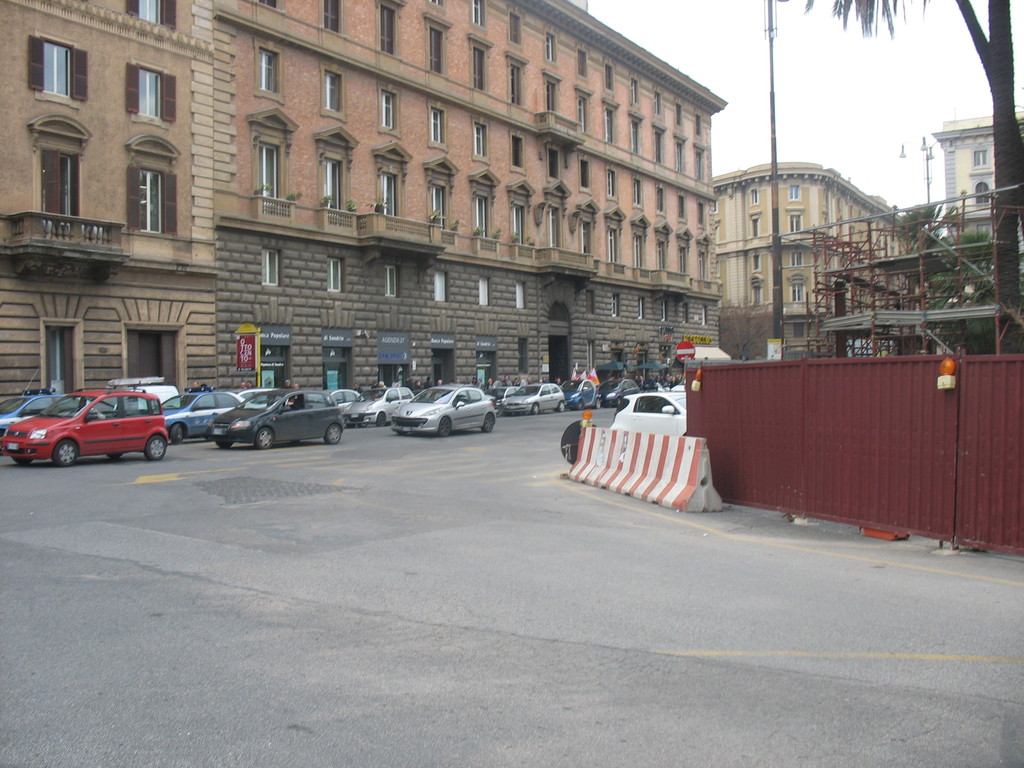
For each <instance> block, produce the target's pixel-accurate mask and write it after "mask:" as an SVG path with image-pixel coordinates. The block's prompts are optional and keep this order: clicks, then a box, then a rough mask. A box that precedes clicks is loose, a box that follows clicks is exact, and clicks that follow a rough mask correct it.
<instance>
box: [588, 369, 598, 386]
mask: <svg viewBox="0 0 1024 768" xmlns="http://www.w3.org/2000/svg"><path fill="white" fill-rule="evenodd" d="M587 378H588V379H590V380H591V381H592V382H594V383H595V384H597V383H598V378H597V368H591V369H590V373H588V374H587Z"/></svg>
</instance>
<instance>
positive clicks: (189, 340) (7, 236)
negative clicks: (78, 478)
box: [0, 0, 216, 392]
mask: <svg viewBox="0 0 1024 768" xmlns="http://www.w3.org/2000/svg"><path fill="white" fill-rule="evenodd" d="M209 5H210V4H209V3H183V2H179V3H177V8H176V9H175V4H174V3H171V2H166V0H165V1H164V2H160V1H159V0H153V1H147V0H132V1H131V2H124V0H121V1H120V2H77V1H75V0H51V1H50V2H43V1H42V0H4V2H3V3H0V26H2V27H3V29H4V30H5V35H6V39H5V43H4V45H3V46H2V48H0V57H2V60H3V65H4V72H5V73H6V76H5V78H4V81H3V83H4V85H3V104H4V109H3V129H4V136H5V139H4V142H3V144H2V145H0V328H2V332H0V359H2V360H3V365H2V366H0V391H2V392H12V391H19V390H21V389H23V388H37V387H40V386H43V387H53V388H55V389H56V390H57V391H69V390H71V389H73V388H75V387H82V386H95V385H103V384H105V383H106V381H107V380H108V379H111V378H115V377H121V376H137V375H138V376H141V375H162V376H164V377H165V378H167V379H168V380H169V381H177V382H184V381H186V380H188V379H206V378H209V377H212V376H213V375H214V371H215V342H214V318H215V301H214V288H215V274H216V270H215V256H214V254H215V250H214V215H213V186H212V175H211V156H212V142H213V136H212V125H213V123H212V114H213V110H212V89H211V85H212V80H213V55H214V48H213V45H212V13H211V9H210V7H209Z"/></svg>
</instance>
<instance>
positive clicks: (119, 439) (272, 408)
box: [0, 379, 686, 466]
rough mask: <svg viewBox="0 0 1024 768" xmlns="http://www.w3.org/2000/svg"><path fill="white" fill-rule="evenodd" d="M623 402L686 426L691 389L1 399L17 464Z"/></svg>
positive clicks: (651, 426) (485, 423)
mask: <svg viewBox="0 0 1024 768" xmlns="http://www.w3.org/2000/svg"><path fill="white" fill-rule="evenodd" d="M595 405H600V406H606V407H611V406H617V407H618V408H619V411H618V413H616V415H615V419H614V421H613V423H612V428H613V429H629V430H634V431H646V432H657V433H660V434H672V435H683V434H685V433H686V396H685V392H682V393H677V392H657V393H640V392H639V391H638V387H637V385H636V383H635V382H632V381H631V380H629V379H621V380H610V381H606V382H604V383H602V384H601V385H599V386H595V385H594V384H593V383H592V382H590V381H586V380H584V381H572V382H567V383H566V384H564V385H563V386H562V387H559V386H558V385H556V384H553V383H551V382H544V383H540V384H526V385H523V386H519V387H507V388H497V389H496V390H490V391H488V392H484V391H483V390H482V389H480V388H479V387H475V386H469V385H462V384H449V385H444V386H437V387H429V388H427V389H425V390H423V391H421V392H420V393H419V394H417V395H415V396H414V395H413V393H412V390H411V389H409V388H408V387H382V388H374V389H371V390H368V391H366V392H363V393H357V392H355V391H354V390H335V391H331V392H327V391H324V390H311V389H258V390H251V389H250V390H245V391H241V392H230V391H226V390H222V391H205V390H200V391H187V392H185V393H182V394H174V395H173V396H171V397H168V398H167V399H165V400H164V402H163V404H162V405H161V402H160V397H159V395H158V394H155V393H152V392H147V391H143V390H142V389H107V390H81V391H76V392H72V393H70V394H67V395H54V394H46V395H38V394H37V395H23V396H16V397H10V398H6V399H4V400H2V401H0V451H2V453H3V454H4V455H7V456H10V457H11V458H12V459H13V460H14V461H15V462H16V463H18V464H29V463H31V462H33V461H45V460H51V461H53V463H54V464H57V465H58V466H71V465H72V464H74V463H76V462H77V460H78V458H79V457H81V456H95V455H107V456H109V457H110V458H112V459H117V458H120V457H121V456H123V455H124V454H125V453H130V452H141V453H143V455H144V456H145V458H146V459H148V460H150V461H157V460H159V459H162V458H163V457H164V455H165V454H166V451H167V444H168V443H181V442H182V441H184V440H186V439H188V438H205V439H208V440H212V441H213V442H214V443H215V444H216V445H217V446H218V447H220V448H229V447H231V446H232V445H234V444H236V443H239V444H251V445H253V446H255V447H256V448H257V449H266V448H269V447H271V446H272V445H275V444H277V443H282V442H298V441H302V440H314V439H315V440H323V441H324V442H325V443H327V444H328V445H335V444H337V443H338V442H339V441H340V440H341V437H342V433H343V431H344V429H345V427H346V426H353V425H356V426H365V425H367V424H375V425H377V426H385V425H387V424H391V425H392V430H393V431H394V432H395V433H396V434H398V435H408V434H435V435H438V436H442V437H444V436H447V435H449V434H451V433H452V432H454V431H457V430H466V429H479V430H481V431H482V432H491V431H492V430H493V429H494V425H495V417H496V416H497V414H498V413H506V414H513V415H514V414H537V413H541V412H543V411H555V412H560V411H564V410H565V409H566V408H567V407H569V408H574V409H580V408H588V407H593V406H595Z"/></svg>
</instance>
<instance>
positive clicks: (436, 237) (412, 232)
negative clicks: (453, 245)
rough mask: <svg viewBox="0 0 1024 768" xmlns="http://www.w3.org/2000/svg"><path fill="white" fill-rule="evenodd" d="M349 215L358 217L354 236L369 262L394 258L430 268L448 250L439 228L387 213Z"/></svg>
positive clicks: (435, 225) (443, 233)
mask: <svg viewBox="0 0 1024 768" xmlns="http://www.w3.org/2000/svg"><path fill="white" fill-rule="evenodd" d="M350 215H353V216H355V234H356V237H357V238H358V239H359V245H360V246H361V247H362V248H363V250H364V253H365V254H366V260H367V261H373V260H375V259H378V258H380V257H382V256H384V257H387V256H391V257H395V258H397V259H400V260H402V261H412V262H415V263H416V264H417V265H418V266H428V265H429V264H431V263H433V261H434V259H435V258H436V257H437V255H438V254H439V253H442V252H443V251H444V250H445V249H446V248H447V247H448V243H447V242H446V238H445V236H444V235H445V234H446V233H445V232H444V230H442V229H441V227H440V226H438V225H437V224H431V223H429V222H425V221H415V220H414V219H403V218H400V217H398V216H388V215H387V214H384V213H365V214H358V215H356V214H350Z"/></svg>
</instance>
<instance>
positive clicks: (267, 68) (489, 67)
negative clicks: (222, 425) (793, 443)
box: [0, 0, 724, 389]
mask: <svg viewBox="0 0 1024 768" xmlns="http://www.w3.org/2000/svg"><path fill="white" fill-rule="evenodd" d="M0 14H2V16H0V19H2V20H3V21H4V22H5V23H7V28H8V30H9V34H10V35H11V39H12V40H13V41H15V42H16V45H11V46H7V51H6V53H3V54H0V55H2V56H4V57H5V60H6V63H7V65H8V67H7V71H8V72H10V73H15V72H24V73H25V74H24V76H23V77H10V78H8V80H7V86H6V89H7V90H12V91H13V93H9V94H8V93H5V96H7V97H8V99H7V100H8V101H9V102H10V103H12V104H13V105H15V108H14V109H12V110H9V111H8V112H7V123H8V129H9V132H10V135H11V140H10V141H9V142H7V143H6V144H5V145H4V147H3V148H0V153H2V154H0V156H2V157H3V162H2V163H0V181H3V182H4V183H3V186H2V189H0V216H2V222H3V226H4V227H5V229H3V230H2V231H0V235H2V241H0V245H2V250H0V318H2V320H3V322H4V327H5V328H7V329H12V328H16V330H9V331H8V333H7V334H5V335H4V336H3V337H2V338H0V355H3V356H4V358H5V359H6V360H7V361H8V362H9V365H7V366H6V368H7V370H6V371H5V372H4V373H3V374H2V376H3V377H6V379H7V380H6V381H4V382H3V384H4V385H5V386H7V388H8V389H14V388H20V387H22V386H26V384H27V382H28V381H29V379H30V378H31V376H32V372H33V370H34V369H37V368H38V369H40V374H39V380H41V381H43V382H44V383H45V382H58V383H59V382H60V377H59V376H55V375H54V371H56V370H57V369H58V368H59V366H57V367H55V365H56V362H55V361H57V360H58V358H59V359H61V360H63V361H64V363H63V365H64V368H65V369H70V370H72V371H73V372H74V375H73V376H70V377H68V378H67V379H66V380H64V382H63V386H65V387H67V386H68V383H69V382H70V383H71V384H73V385H81V384H83V383H86V384H92V383H100V382H102V381H104V380H106V379H107V378H111V377H113V376H116V375H149V374H163V375H165V376H167V377H168V378H173V379H175V380H176V381H178V382H183V381H192V380H197V379H198V380H203V381H208V382H210V383H216V384H219V385H222V386H227V385H232V384H237V383H239V382H240V381H241V380H242V379H243V378H250V379H251V378H253V376H252V375H251V374H247V373H240V372H238V371H237V370H236V357H235V332H236V331H237V330H238V329H239V327H241V326H244V325H246V324H253V325H256V326H258V327H259V328H260V329H261V337H262V350H261V356H260V360H261V363H262V374H263V382H264V383H276V382H280V381H283V380H284V379H292V380H293V381H298V382H300V383H302V384H305V385H314V386H327V387H335V386H354V385H362V386H366V385H368V384H370V383H372V382H375V381H378V380H386V381H392V380H402V381H407V382H411V381H414V380H417V379H421V380H426V379H444V380H452V379H469V378H473V377H477V378H480V379H483V380H485V379H488V378H491V377H498V376H502V375H515V374H524V375H528V376H532V377H534V378H544V377H551V378H555V377H565V376H567V375H569V373H570V372H571V371H572V369H573V368H574V367H576V366H577V365H579V366H580V367H581V368H582V367H584V366H586V367H588V368H589V367H591V366H598V365H601V364H602V363H606V362H609V361H620V362H622V363H623V364H624V365H626V366H628V367H632V366H634V365H637V364H639V363H641V362H645V361H655V360H664V361H666V362H669V361H671V350H672V349H673V348H674V346H675V344H676V342H677V341H678V340H679V339H680V338H682V337H685V336H690V337H691V338H694V339H697V340H699V341H702V342H704V343H711V344H714V343H715V341H716V339H717V309H718V303H719V298H720V293H721V289H720V284H719V282H718V281H717V279H716V276H715V275H716V265H715V254H714V244H713V242H712V238H711V226H712V218H711V217H712V213H713V209H714V191H713V188H712V185H711V174H710V168H711V142H710V125H711V117H712V115H713V114H715V113H716V112H717V111H719V110H720V109H722V108H723V106H724V102H723V101H722V100H721V99H719V98H718V97H717V96H715V95H714V94H712V93H711V92H710V91H708V90H707V89H706V88H704V87H702V86H701V85H699V84H698V83H695V82H694V81H692V80H691V79H690V78H688V77H686V76H685V75H683V74H681V73H680V72H678V71H677V70H675V69H673V68H672V67H670V66H668V65H667V64H665V63H664V62H662V61H661V60H659V59H657V58H656V57H654V56H652V55H651V54H649V53H648V52H646V51H644V50H643V49H641V48H639V47H638V46H636V45H634V44H632V43H631V42H630V41H628V40H626V39H625V38H623V37H622V36H621V35H619V34H617V33H616V32H614V31H613V30H611V29H609V28H607V27H606V26H604V25H602V24H600V23H599V22H597V21H596V20H595V19H593V18H592V17H591V16H590V15H589V14H587V13H586V11H585V9H584V8H581V7H580V3H579V2H569V0H518V1H517V2H489V1H488V0H394V1H392V0H378V1H377V2H368V1H367V2H360V1H357V0H319V1H316V2H313V1H310V2H297V0H277V2H253V1H251V0H217V1H216V2H215V1H214V0H202V1H199V2H183V1H182V0H178V1H177V2H176V3H175V2H172V1H171V0H127V1H126V2H89V3H86V2H80V1H79V0H54V1H53V2H43V1H42V0H35V1H32V0H11V1H9V2H5V3H3V4H2V5H0ZM36 40H41V41H43V42H42V45H43V46H44V53H43V56H42V59H41V60H40V59H38V58H34V56H35V53H34V51H37V50H38V48H39V46H40V43H37V42H34V41H36ZM55 48H56V49H62V50H65V51H67V52H68V53H67V54H66V55H65V54H63V53H62V52H61V50H57V51H56V53H55V52H54V49H55ZM80 49H81V50H85V49H89V50H88V60H87V61H88V63H87V65H82V66H83V67H85V66H87V72H88V78H89V88H88V91H87V93H86V94H81V93H79V94H76V93H74V92H73V85H74V83H75V82H76V81H77V80H76V78H77V77H78V75H79V74H80V73H79V71H78V70H77V69H76V65H75V62H76V61H77V59H76V51H78V50H80ZM62 56H63V58H62ZM40 61H41V63H40ZM65 61H66V62H68V63H67V64H66V65H62V64H60V62H65ZM26 62H28V63H27V65H26ZM61 66H63V67H64V69H65V70H66V72H65V74H66V75H68V76H69V77H70V82H71V84H72V85H71V86H63V85H61V83H60V78H59V77H58V78H57V79H56V80H54V78H53V77H50V79H47V77H48V76H49V75H48V73H50V71H51V70H56V69H60V68H61ZM83 71H85V70H83ZM40 72H41V73H42V75H43V80H42V81H41V82H42V85H39V82H40V81H39V79H38V77H39V74H40ZM33 78H36V79H33ZM51 88H52V89H56V90H58V91H59V90H60V89H61V88H64V90H67V91H68V93H54V92H53V91H52V90H51ZM161 88H162V93H163V94H164V97H163V98H162V99H161V98H158V97H156V96H155V95H154V94H153V91H154V90H156V91H159V90H160V89H161ZM168 90H170V92H171V93H172V94H173V96H174V97H173V98H170V99H168V98H167V94H168ZM136 94H142V95H141V96H139V95H136ZM139 98H142V99H143V100H144V101H145V104H146V107H145V110H139V108H138V106H137V102H136V101H135V99H139ZM157 102H159V104H160V106H153V105H155V104H157ZM140 111H145V112H147V114H143V115H140V114H139V112H140ZM148 112H153V113H154V114H148ZM38 126H43V128H40V127H38ZM47 126H48V127H47ZM39 148H43V149H51V148H52V150H53V151H54V152H56V154H57V155H58V157H57V161H59V162H64V163H65V165H64V166H61V165H59V162H58V166H53V165H52V162H55V161H54V160H53V155H48V154H47V153H46V152H41V150H40V149H39ZM65 156H67V157H69V158H71V159H72V160H75V162H77V166H74V164H73V163H72V165H71V166H70V167H72V168H74V169H75V170H73V171H69V176H68V178H67V179H66V180H65V182H64V187H63V188H62V189H64V190H65V193H64V195H63V196H61V195H60V194H56V193H54V194H52V195H51V193H50V192H48V191H47V190H50V189H51V185H50V184H49V183H48V182H49V179H50V178H51V177H50V176H49V175H48V174H49V173H50V172H51V169H52V168H53V167H59V168H64V167H66V166H67V164H68V163H69V162H71V161H70V160H68V159H66V158H65ZM47 158H50V159H47ZM48 163H51V164H50V165H48ZM29 179H31V183H29ZM68 185H71V186H75V187H76V188H77V190H78V195H77V199H76V202H75V204H74V205H70V204H68V200H69V198H68V196H67V194H66V190H67V187H68ZM140 190H141V191H140ZM158 201H159V204H158ZM61 206H63V208H62V207H61ZM122 222H123V223H122ZM171 224H173V225H174V226H173V227H172V226H170V225H171ZM55 231H56V232H59V233H67V234H62V236H61V237H62V239H61V240H60V241H59V242H54V240H55V235H54V232H55ZM91 232H104V233H105V234H103V236H102V237H100V238H99V240H97V239H96V238H95V237H93V236H92V235H90V234H89V233H91ZM107 233H117V234H118V235H119V236H118V237H114V235H113V234H107ZM62 328H63V329H69V330H66V331H60V329H62ZM61 333H65V341H66V344H65V346H64V347H61V348H60V351H59V353H58V350H57V348H55V347H54V344H58V345H59V342H60V334H61ZM61 355H63V357H61Z"/></svg>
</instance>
